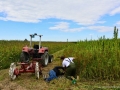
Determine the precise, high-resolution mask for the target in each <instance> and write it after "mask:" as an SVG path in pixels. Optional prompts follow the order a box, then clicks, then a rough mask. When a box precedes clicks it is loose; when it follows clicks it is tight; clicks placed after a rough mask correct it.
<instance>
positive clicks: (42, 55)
mask: <svg viewBox="0 0 120 90" xmlns="http://www.w3.org/2000/svg"><path fill="white" fill-rule="evenodd" d="M35 36H39V37H40V41H39V45H36V44H34V46H33V47H32V38H34V37H35ZM41 36H42V35H37V34H36V33H35V34H31V35H30V47H28V46H27V45H26V46H25V47H23V48H22V53H21V55H20V62H17V65H18V66H17V67H16V63H11V65H10V69H9V76H10V78H11V80H14V79H15V78H16V77H18V76H19V75H21V73H35V76H36V78H37V79H39V75H40V74H42V67H44V66H47V65H48V63H51V62H52V61H53V55H50V54H49V50H48V48H47V47H43V46H41ZM19 65H20V67H19Z"/></svg>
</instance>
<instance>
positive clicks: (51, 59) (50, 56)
mask: <svg viewBox="0 0 120 90" xmlns="http://www.w3.org/2000/svg"><path fill="white" fill-rule="evenodd" d="M53 59H54V57H53V55H49V63H51V62H52V61H53Z"/></svg>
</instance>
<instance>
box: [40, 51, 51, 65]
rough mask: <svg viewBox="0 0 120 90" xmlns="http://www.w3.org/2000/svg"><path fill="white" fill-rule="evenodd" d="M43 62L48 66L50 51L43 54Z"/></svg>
mask: <svg viewBox="0 0 120 90" xmlns="http://www.w3.org/2000/svg"><path fill="white" fill-rule="evenodd" d="M41 59H42V60H40V61H41V64H42V66H47V65H48V61H49V55H48V52H45V53H44V54H43V55H42V56H41Z"/></svg>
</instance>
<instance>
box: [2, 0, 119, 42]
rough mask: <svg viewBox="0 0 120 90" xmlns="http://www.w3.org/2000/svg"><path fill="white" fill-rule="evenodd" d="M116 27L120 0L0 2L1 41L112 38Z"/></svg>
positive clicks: (117, 25) (28, 0) (21, 0)
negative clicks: (31, 36)
mask: <svg viewBox="0 0 120 90" xmlns="http://www.w3.org/2000/svg"><path fill="white" fill-rule="evenodd" d="M114 26H116V27H117V28H118V30H119V29H120V0H74V1H73V0H0V40H24V39H25V38H26V39H28V40H29V39H30V37H29V35H30V34H33V33H37V34H41V35H43V37H42V41H67V39H68V41H78V40H85V39H86V38H87V39H88V40H90V39H91V38H92V39H98V37H100V36H103V35H105V36H106V38H112V37H113V30H114ZM119 34H120V32H119ZM118 37H120V36H118ZM33 40H39V38H38V37H36V38H34V39H33Z"/></svg>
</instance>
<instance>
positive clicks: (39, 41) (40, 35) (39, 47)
mask: <svg viewBox="0 0 120 90" xmlns="http://www.w3.org/2000/svg"><path fill="white" fill-rule="evenodd" d="M41 36H43V35H39V37H40V41H39V49H40V47H41Z"/></svg>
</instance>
